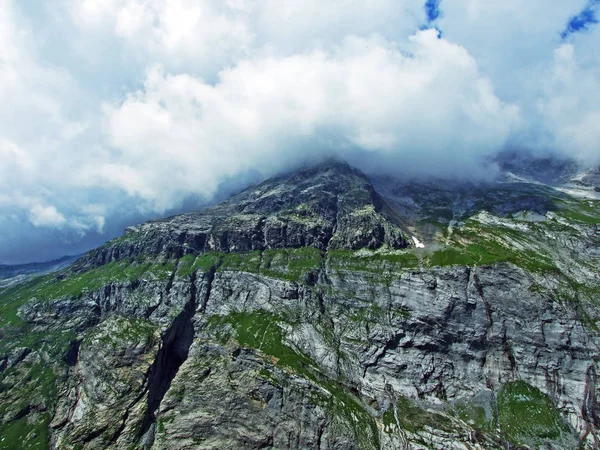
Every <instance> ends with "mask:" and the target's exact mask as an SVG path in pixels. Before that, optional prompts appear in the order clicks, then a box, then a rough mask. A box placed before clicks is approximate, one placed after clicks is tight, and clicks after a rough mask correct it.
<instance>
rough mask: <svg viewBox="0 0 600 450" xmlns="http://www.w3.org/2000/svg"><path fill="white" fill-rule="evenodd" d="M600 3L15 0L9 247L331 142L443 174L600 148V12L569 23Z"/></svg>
mask: <svg viewBox="0 0 600 450" xmlns="http://www.w3.org/2000/svg"><path fill="white" fill-rule="evenodd" d="M442 5H443V14H441V9H440V8H441V6H442ZM595 5H596V2H592V3H590V2H589V1H588V0H574V1H573V2H569V5H566V4H565V3H564V2H546V1H542V0H531V1H528V2H522V1H521V0H506V1H504V2H488V1H483V0H467V1H464V2H444V3H443V4H442V3H441V1H431V0H428V1H426V2H424V1H423V0H373V1H370V2H366V3H365V2H362V3H361V2H356V1H354V0H331V1H329V2H325V3H324V2H320V1H317V0H306V1H302V2H283V1H279V0H255V1H254V0H253V1H250V0H221V1H217V0H202V1H197V0H102V1H100V0H83V1H80V0H56V2H52V5H50V4H46V3H39V4H37V5H32V4H30V3H27V2H17V1H15V0H0V114H1V115H2V117H3V120H2V121H0V160H1V161H2V163H1V164H0V228H2V230H3V233H2V235H1V236H0V259H2V260H7V261H17V260H30V259H43V258H52V257H55V256H60V254H63V253H74V252H78V251H81V250H83V249H85V248H89V247H90V246H93V245H97V244H99V243H101V242H103V241H104V240H106V239H107V238H109V237H111V236H114V235H115V234H118V233H119V232H120V231H121V230H122V228H123V227H124V226H126V225H128V224H131V223H134V222H138V221H142V220H145V219H147V218H150V217H156V216H159V215H162V214H172V213H175V212H178V211H182V210H186V209H190V208H194V207H197V206H198V205H200V204H202V203H205V202H210V201H213V200H214V199H216V198H223V196H224V195H225V193H226V192H229V191H231V190H234V189H239V188H241V187H243V186H244V185H245V184H247V183H249V182H250V181H257V180H260V179H261V178H264V177H266V176H269V175H272V174H274V173H277V172H278V171H280V170H283V169H288V168H290V167H292V166H293V165H295V164H299V163H301V162H305V161H306V162H310V161H317V160H319V159H320V158H323V157H325V156H328V155H340V156H342V157H344V158H347V159H350V160H351V161H354V162H355V163H357V164H359V165H360V166H361V167H368V166H369V165H371V166H380V167H379V168H381V166H385V168H386V169H387V170H389V171H393V172H394V173H397V174H407V175H414V174H423V175H428V174H429V175H431V174H433V175H440V176H457V175H458V176H462V175H463V174H465V173H468V174H469V175H471V176H477V175H481V174H486V173H487V172H486V169H487V168H486V167H485V161H486V160H488V159H490V157H493V156H494V155H495V154H496V153H497V152H498V151H501V150H502V149H503V148H505V147H506V146H510V147H511V148H514V147H515V146H518V147H519V148H527V149H536V150H538V151H543V152H561V153H563V154H567V155H573V156H576V157H577V158H579V159H580V160H581V161H583V162H585V163H590V162H596V161H598V159H597V156H596V155H600V151H599V150H598V145H597V142H600V140H599V137H598V135H597V132H596V129H597V127H596V126H595V125H594V124H595V123H597V121H598V115H599V113H598V110H599V109H598V106H597V105H599V104H600V98H598V95H597V86H598V83H599V79H598V77H599V75H598V73H599V64H598V61H600V50H599V49H598V46H597V42H598V39H599V38H600V28H599V27H588V25H589V24H591V23H592V22H590V21H587V22H585V26H586V27H588V28H589V30H588V32H586V33H578V34H577V39H576V40H575V39H572V40H569V43H565V42H564V41H563V40H561V38H560V32H561V31H562V30H564V29H565V23H567V22H569V20H570V17H572V14H573V11H578V10H579V11H585V10H586V9H589V10H590V11H593V10H594V8H595V7H596V6H595ZM540 11H543V14H540ZM582 17H583V16H582ZM590 17H591V16H590ZM532 18H535V20H533V19H532ZM573 23H575V22H573ZM578 23H579V22H578ZM423 24H427V26H426V28H430V29H425V30H421V31H419V28H420V27H422V26H423ZM434 26H435V28H439V29H443V30H444V36H443V38H442V37H441V36H440V35H439V33H438V32H437V31H436V29H431V28H433V27H434ZM575 26H579V25H575ZM36 255H37V256H36Z"/></svg>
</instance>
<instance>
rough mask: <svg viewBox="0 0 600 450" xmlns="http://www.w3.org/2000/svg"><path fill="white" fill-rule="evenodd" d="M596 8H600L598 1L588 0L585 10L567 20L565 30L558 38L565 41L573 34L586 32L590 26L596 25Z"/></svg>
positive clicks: (599, 1)
mask: <svg viewBox="0 0 600 450" xmlns="http://www.w3.org/2000/svg"><path fill="white" fill-rule="evenodd" d="M598 8H600V0H589V1H588V3H587V4H586V5H585V8H583V9H582V10H581V11H580V12H579V13H578V14H576V15H574V16H572V17H571V18H570V19H569V22H568V23H567V26H566V28H565V29H564V30H563V32H562V33H561V34H560V36H561V37H562V38H563V39H566V38H567V37H569V36H570V35H572V34H574V33H577V32H580V31H585V30H587V29H588V28H589V26H590V25H595V24H597V23H598V18H597V17H596V9H598Z"/></svg>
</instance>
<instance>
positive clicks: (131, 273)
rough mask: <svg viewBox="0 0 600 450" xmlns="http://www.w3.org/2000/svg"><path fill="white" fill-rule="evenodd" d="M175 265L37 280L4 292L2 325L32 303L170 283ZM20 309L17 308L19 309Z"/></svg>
mask: <svg viewBox="0 0 600 450" xmlns="http://www.w3.org/2000/svg"><path fill="white" fill-rule="evenodd" d="M174 270H175V265H174V264H173V263H172V262H164V263H156V262H154V261H145V262H133V263H131V262H130V261H129V260H123V259H122V260H119V261H113V262H111V263H108V264H105V265H103V266H100V267H96V268H95V269H92V270H89V271H87V272H83V273H71V272H68V271H65V272H60V273H58V274H49V275H45V276H41V277H37V278H34V279H32V280H30V281H27V282H25V283H21V284H18V285H16V286H13V287H9V288H7V289H5V290H3V291H1V292H0V324H1V323H6V322H7V321H12V320H14V319H15V316H16V310H17V308H18V306H21V305H22V304H24V303H25V302H27V301H28V300H30V299H32V298H36V299H37V300H51V299H58V298H65V297H67V298H73V297H79V296H81V295H82V294H84V293H87V292H94V291H96V290H98V289H101V288H102V287H104V286H106V285H108V284H110V283H116V282H123V281H135V280H140V279H150V280H158V281H166V280H168V279H169V277H170V276H171V274H172V273H173V271H174ZM15 306H16V308H15Z"/></svg>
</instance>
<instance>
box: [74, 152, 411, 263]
mask: <svg viewBox="0 0 600 450" xmlns="http://www.w3.org/2000/svg"><path fill="white" fill-rule="evenodd" d="M383 245H386V246H388V247H390V248H404V247H407V246H409V240H408V235H407V233H405V232H404V231H403V230H402V224H401V221H400V220H399V219H398V218H397V217H396V216H395V215H394V214H393V213H392V212H391V210H390V209H389V208H388V207H387V205H386V203H385V201H384V200H383V199H382V198H381V197H380V196H379V194H377V192H375V190H374V188H373V186H372V185H371V182H370V180H369V179H368V178H367V177H366V176H365V175H364V174H363V173H362V172H360V171H359V170H357V169H355V168H353V167H351V166H350V165H348V164H347V163H345V162H342V161H338V160H328V161H325V162H324V163H322V164H319V165H316V166H313V167H309V168H302V169H300V170H297V171H295V172H291V173H288V174H285V175H280V176H277V177H274V178H271V179H269V180H266V181H264V182H263V183H261V184H259V185H257V186H254V187H250V188H248V189H246V190H244V191H242V192H240V193H239V194H236V195H234V196H232V197H231V198H230V199H229V200H227V201H225V202H223V203H221V204H219V205H216V206H213V207H209V208H204V209H201V210H198V211H196V212H193V213H188V214H182V215H178V216H174V217H170V218H168V219H162V220H156V221H151V222H147V223H145V224H141V225H138V226H135V227H129V228H128V229H127V230H126V233H125V236H123V237H122V238H117V239H114V240H113V241H110V242H109V243H108V244H106V245H105V246H103V247H100V248H99V249H96V250H93V251H92V252H90V253H88V254H87V255H85V256H84V257H83V258H82V259H81V260H80V261H79V262H78V263H76V265H75V267H78V268H82V269H85V268H89V266H96V265H100V264H105V263H106V262H109V261H112V260H117V259H121V258H123V257H135V256H137V255H140V254H146V255H159V254H162V255H164V256H165V257H169V258H171V257H176V258H179V257H181V256H183V255H185V254H189V253H191V254H201V253H203V252H206V251H218V252H226V253H228V252H247V251H253V250H266V249H271V248H298V247H307V246H310V247H315V248H317V249H320V250H323V251H326V250H328V249H336V248H347V249H353V250H355V249H360V248H369V249H376V248H379V247H381V246H383Z"/></svg>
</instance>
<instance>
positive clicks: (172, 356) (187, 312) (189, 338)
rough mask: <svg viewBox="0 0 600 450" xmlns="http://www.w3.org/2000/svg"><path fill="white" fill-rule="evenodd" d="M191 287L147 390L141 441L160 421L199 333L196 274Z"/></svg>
mask: <svg viewBox="0 0 600 450" xmlns="http://www.w3.org/2000/svg"><path fill="white" fill-rule="evenodd" d="M190 283H191V289H190V298H189V300H188V302H187V303H186V304H185V306H184V308H183V310H182V311H181V313H179V315H178V316H177V317H176V318H175V320H174V321H173V324H172V325H171V326H170V327H169V328H168V329H167V330H166V331H165V332H164V334H163V338H162V341H163V345H162V346H161V348H160V350H159V351H158V353H157V355H156V360H155V361H154V364H153V366H152V368H151V369H150V374H149V379H148V390H147V392H148V400H147V401H148V406H147V410H146V415H145V417H144V420H143V422H142V427H141V429H140V433H139V436H140V437H141V436H144V435H145V434H146V432H147V431H148V430H149V429H150V427H151V426H152V424H153V423H154V422H155V421H156V410H157V409H158V408H159V406H160V404H161V402H162V400H163V398H164V396H165V394H166V393H167V391H168V390H169V388H170V386H171V382H172V381H173V379H174V378H175V376H176V375H177V372H178V371H179V368H180V367H181V365H182V364H183V363H184V362H185V360H186V359H187V357H188V353H189V349H190V346H191V345H192V342H193V340H194V332H195V331H194V324H193V321H192V319H193V317H194V314H195V312H196V305H197V298H196V273H195V272H194V273H192V275H191V277H190Z"/></svg>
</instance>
